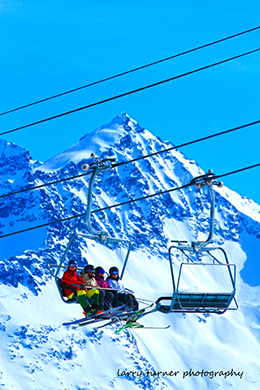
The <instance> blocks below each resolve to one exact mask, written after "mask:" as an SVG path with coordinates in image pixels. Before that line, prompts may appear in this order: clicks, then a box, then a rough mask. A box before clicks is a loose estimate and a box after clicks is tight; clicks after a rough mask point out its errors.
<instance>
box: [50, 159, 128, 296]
mask: <svg viewBox="0 0 260 390" xmlns="http://www.w3.org/2000/svg"><path fill="white" fill-rule="evenodd" d="M91 157H92V158H93V162H92V163H91V164H90V165H87V164H83V166H82V169H83V170H84V171H87V170H88V169H92V172H91V171H90V173H91V177H90V181H89V188H88V197H87V210H86V225H87V229H88V231H89V232H90V234H85V233H80V232H77V231H76V233H74V234H73V235H72V237H71V238H70V240H69V242H68V244H67V247H66V249H65V251H64V253H63V255H62V258H61V260H60V263H59V264H58V265H54V264H49V265H48V269H49V271H50V272H51V274H52V276H53V277H54V279H55V282H56V285H57V288H58V291H59V294H60V297H61V299H62V300H63V302H65V303H77V298H76V294H75V295H74V296H75V298H74V299H68V298H67V297H66V295H65V294H64V289H66V288H69V290H71V291H73V290H74V292H75V291H76V289H74V288H73V286H71V285H69V286H68V285H65V284H64V283H63V282H62V283H61V278H60V277H59V272H60V270H61V268H67V267H66V266H64V265H63V264H64V262H65V259H66V255H67V253H68V251H69V249H70V247H71V245H72V242H73V241H74V240H75V238H76V237H78V236H81V237H84V238H87V239H89V240H94V241H96V242H99V243H101V244H104V245H107V244H109V243H126V244H127V246H128V248H127V253H126V256H125V260H124V263H123V267H122V271H121V274H120V278H121V279H122V277H123V275H124V271H125V268H126V264H127V261H128V258H129V254H130V251H131V247H132V245H131V242H130V241H129V240H124V239H120V238H115V237H110V236H109V235H108V233H107V232H106V231H96V230H94V229H93V227H92V226H91V224H90V214H91V207H92V194H93V186H94V180H95V177H96V176H97V174H98V173H100V172H103V171H105V170H110V169H111V164H112V162H113V161H115V159H103V160H99V159H98V158H96V156H95V154H94V153H92V154H91ZM53 267H54V268H56V271H55V272H53V271H52V268H53ZM75 287H76V286H75Z"/></svg>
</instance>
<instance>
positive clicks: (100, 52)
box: [0, 0, 260, 204]
mask: <svg viewBox="0 0 260 390" xmlns="http://www.w3.org/2000/svg"><path fill="white" fill-rule="evenodd" d="M259 15H260V3H259V1H258V0H252V1H248V0H245V1H241V0H230V1H228V2H227V1H222V0H220V1H214V2H208V1H204V0H202V1H199V2H195V1H193V0H189V1H172V0H165V1H161V2H158V1H153V0H149V1H147V0H141V1H140V0H139V1H136V0H132V1H131V2H123V1H119V0H110V1H107V0H106V1H104V0H103V1H99V0H95V1H94V0H93V1H92V0H88V1H86V0H84V1H83V0H78V1H77V2H71V1H67V0H63V1H60V0H56V1H55V2H53V1H52V2H51V1H49V0H45V1H42V0H37V1H36V0H20V1H11V0H8V1H6V0H0V37H1V39H0V53H1V61H0V74H1V88H0V112H3V111H6V110H8V109H11V108H14V107H17V106H21V105H23V104H27V103H31V102H33V101H36V100H39V99H42V98H45V97H48V96H51V95H54V94H57V93H60V92H63V91H66V90H69V89H72V88H76V87H79V86H81V85H84V84H87V83H90V82H93V81H96V80H99V79H102V78H105V77H108V76H111V75H114V74H117V73H120V72H124V71H126V70H129V69H131V68H135V67H138V66H141V65H144V64H147V63H149V62H153V61H156V60H159V59H161V58H164V57H168V56H170V55H173V54H176V53H179V52H182V51H184V50H188V49H191V48H194V47H196V46H200V45H203V44H205V43H208V42H211V41H214V40H217V39H220V38H224V37H226V36H229V35H232V34H235V33H238V32H241V31H243V30H247V29H250V28H252V27H255V26H258V25H259ZM258 47H260V30H257V31H255V32H252V33H249V34H246V35H243V36H241V37H238V38H234V39H232V40H229V41H226V42H224V43H221V44H218V45H214V46H212V47H210V48H207V49H203V50H200V51H197V52H195V53H192V54H189V55H186V56H183V57H179V58H177V59H174V60H171V61H167V62H165V63H162V64H160V65H156V66H153V67H150V68H148V69H145V70H141V71H138V72H135V73H132V74H130V75H128V76H124V77H121V78H118V79H116V80H112V81H109V82H106V83H103V84H100V85H98V86H94V87H90V88H87V89H85V90H82V91H79V92H75V93H72V94H70V95H67V96H64V97H61V98H58V99H55V100H52V101H49V102H46V103H42V104H40V105H37V106H34V107H31V108H27V109H24V110H21V111H19V112H16V113H12V114H9V115H5V116H2V117H0V131H1V132H3V131H6V130H10V129H13V128H16V127H19V126H22V125H25V124H28V123H31V122H34V121H37V120H40V119H43V118H46V117H49V116H53V115H56V114H59V113H62V112H65V111H68V110H73V109H74V108H78V107H81V106H85V105H88V104H91V103H93V102H96V101H99V100H102V99H106V98H109V97H111V96H114V95H118V94H121V93H124V92H126V91H130V90H132V89H136V88H139V87H142V86H144V85H147V84H150V83H154V82H157V81H160V80H163V79H166V78H170V77H173V76H175V75H178V74H181V73H184V72H188V71H190V70H193V69H196V68H200V67H203V66H206V65H208V64H211V63H214V62H217V61H221V60H223V59H226V58H228V57H232V56H235V55H238V54H240V53H243V52H247V51H249V50H253V49H256V48H258ZM259 59H260V54H259V52H258V53H254V54H251V55H249V56H247V57H244V58H240V59H238V60H235V61H232V62H229V63H226V64H223V65H220V66H217V67H214V68H211V69H208V70H205V71H202V72H199V73H196V74H193V75H189V76H187V77H184V78H180V79H178V80H174V81H172V82H169V83H166V84H164V85H161V86H157V87H154V88H152V89H149V90H146V91H143V92H139V93H136V94H133V95H130V96H128V97H124V98H122V99H118V100H114V101H112V102H109V103H106V104H102V105H99V106H96V107H93V108H90V109H87V110H84V111H81V112H78V113H74V114H71V115H69V116H65V117H63V118H60V119H55V120H53V121H50V122H46V123H44V124H40V125H37V126H33V127H30V128H27V129H24V130H20V131H17V132H14V133H11V134H8V135H6V136H4V138H5V139H7V140H9V141H11V142H14V143H16V144H18V145H20V146H23V147H25V148H26V149H28V150H29V151H30V154H31V156H32V157H33V158H34V159H36V160H40V161H46V160H47V159H49V158H50V157H52V156H53V155H55V154H57V153H59V152H60V151H62V150H64V149H66V148H67V147H69V146H71V145H73V144H75V143H76V142H77V141H78V140H79V139H80V138H81V137H82V136H83V135H84V134H86V133H88V132H92V131H93V130H95V129H96V128H97V127H99V126H101V125H103V124H105V123H108V122H110V121H111V120H112V118H114V117H115V116H116V115H118V114H119V113H120V112H123V111H124V112H126V113H128V115H130V116H131V117H132V118H133V119H135V120H136V121H137V122H138V123H139V124H140V125H141V126H143V127H145V128H146V129H148V130H149V131H151V132H152V133H153V134H154V135H156V136H160V137H161V139H162V140H164V141H166V140H170V141H172V142H173V143H174V144H176V145H178V144H181V143H184V142H187V141H190V140H193V139H196V138H200V137H204V136H207V135H210V134H213V133H216V132H220V131H224V130H227V129H230V128H233V127H236V126H240V125H243V124H246V123H250V122H253V121H257V120H259V119H260V112H259V91H260V66H259ZM259 141H260V125H256V126H252V127H248V128H247V129H245V130H240V131H238V132H236V133H232V134H229V135H225V136H222V137H218V138H214V139H212V140H211V141H205V142H201V143H199V144H196V145H193V146H189V147H186V148H182V149H181V151H182V152H183V153H184V154H185V155H186V157H188V158H190V159H193V160H195V161H196V162H197V163H198V164H199V165H200V166H201V167H202V169H204V170H205V171H207V170H208V169H209V168H211V169H213V170H214V172H215V173H216V174H217V175H220V174H223V173H226V172H230V171H233V170H236V169H240V168H243V167H245V166H249V165H253V164H257V163H259V162H260V158H259V144H260V142H259ZM259 172H260V167H259V168H255V169H252V170H250V171H247V172H246V173H239V174H236V175H232V176H228V177H226V178H225V179H224V184H226V185H227V186H228V187H230V188H231V189H233V190H235V191H237V192H238V193H240V194H241V195H245V196H248V197H250V198H252V199H253V200H255V201H256V202H257V203H259V204H260V189H259V188H260V187H259V185H258V182H257V180H256V178H257V177H258V175H259Z"/></svg>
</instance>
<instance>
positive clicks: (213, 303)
mask: <svg viewBox="0 0 260 390" xmlns="http://www.w3.org/2000/svg"><path fill="white" fill-rule="evenodd" d="M214 176H215V174H214V173H213V172H212V170H210V171H209V172H208V173H207V174H205V175H201V176H199V177H196V178H194V179H193V180H192V181H191V184H194V185H195V186H196V188H197V189H200V188H202V187H207V188H208V190H209V193H210V200H211V207H210V221H209V225H210V229H209V235H208V238H207V239H206V240H205V241H194V242H191V244H188V242H187V241H172V242H171V245H170V247H169V250H168V257H169V264H170V273H171V279H172V286H173V293H172V295H171V296H164V297H160V298H158V300H157V301H156V303H157V304H158V311H160V312H162V313H171V312H174V313H215V314H223V313H225V311H226V310H236V309H238V304H237V301H236V298H235V293H236V266H235V264H230V263H229V260H228V256H227V253H226V251H225V250H224V249H223V248H221V247H220V246H218V245H214V244H213V242H212V238H213V233H214V218H215V195H214V191H213V188H212V187H213V185H217V186H218V187H222V186H223V183H222V182H217V181H216V180H215V178H214ZM173 250H177V251H178V252H180V253H181V254H182V255H183V257H184V258H185V259H186V261H183V262H182V263H181V264H180V267H179V273H178V277H177V278H175V275H174V268H173V260H172V256H173V254H172V251H173ZM214 251H215V252H218V253H219V252H220V253H221V255H222V260H219V259H218V258H217V257H216V256H215V255H213V252H214ZM198 255H201V257H202V258H204V257H205V255H207V257H210V258H211V259H212V262H208V263H205V262H203V261H200V262H198V261H197V262H196V260H194V259H193V258H194V256H195V257H198ZM188 267H191V270H192V271H191V272H194V271H195V270H196V271H197V269H200V271H201V270H202V267H204V268H205V267H208V269H209V267H211V268H212V267H215V270H216V267H218V271H219V270H221V272H222V270H225V271H226V272H227V278H228V280H229V282H230V283H229V284H230V288H229V290H228V291H221V292H216V291H211V292H209V291H207V292H205V291H202V292H198V291H190V289H188V291H187V289H182V288H181V282H182V280H183V274H185V271H187V268H188ZM225 276H226V275H225ZM231 304H232V305H231Z"/></svg>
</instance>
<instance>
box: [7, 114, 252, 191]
mask: <svg viewBox="0 0 260 390" xmlns="http://www.w3.org/2000/svg"><path fill="white" fill-rule="evenodd" d="M259 123H260V120H258V121H254V122H250V123H246V124H245V125H241V126H237V127H233V128H232V129H229V130H224V131H221V132H219V133H215V134H211V135H208V136H205V137H202V138H197V139H195V140H193V141H189V142H185V143H183V144H180V145H177V146H172V147H170V148H166V149H163V150H159V151H157V152H154V153H150V154H146V155H145V156H140V157H137V158H134V159H132V160H128V161H121V162H119V163H114V164H112V165H111V166H112V168H117V167H119V166H121V165H125V164H130V163H133V162H135V161H139V160H142V159H144V158H148V157H153V156H156V155H157V154H161V153H165V152H169V151H171V150H174V149H180V148H182V147H184V146H189V145H192V144H195V143H197V142H201V141H206V140H208V139H210V138H214V137H218V136H221V135H224V134H228V133H231V132H233V131H237V130H241V129H244V128H247V127H249V126H253V125H257V124H259ZM90 173H92V170H91V171H88V172H87V173H82V174H79V175H75V176H70V177H67V178H65V179H59V180H55V181H51V182H49V183H45V184H40V185H38V186H34V187H28V188H24V189H22V190H19V191H15V192H10V193H8V194H3V195H0V198H5V197H7V196H12V195H17V194H20V193H22V192H27V191H32V190H38V189H40V188H43V187H46V186H51V185H53V184H58V183H62V182H63V181H69V180H73V179H78V178H80V177H82V176H86V175H89V174H90Z"/></svg>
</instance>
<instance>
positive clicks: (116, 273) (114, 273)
mask: <svg viewBox="0 0 260 390" xmlns="http://www.w3.org/2000/svg"><path fill="white" fill-rule="evenodd" d="M118 274H119V271H112V272H111V275H118Z"/></svg>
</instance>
